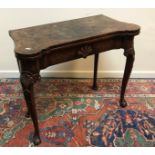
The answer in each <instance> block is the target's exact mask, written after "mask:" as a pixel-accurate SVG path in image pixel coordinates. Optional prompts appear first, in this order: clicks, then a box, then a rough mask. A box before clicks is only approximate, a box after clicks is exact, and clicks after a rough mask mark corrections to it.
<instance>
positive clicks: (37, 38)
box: [9, 15, 140, 145]
mask: <svg viewBox="0 0 155 155" xmlns="http://www.w3.org/2000/svg"><path fill="white" fill-rule="evenodd" d="M139 32H140V27H139V26H138V25H135V24H130V23H124V22H119V21H117V20H114V19H111V18H109V17H106V16H104V15H96V16H91V17H85V18H80V19H75V20H70V21H64V22H58V23H51V24H45V25H39V26H33V27H28V28H22V29H18V30H11V31H9V34H10V36H11V38H12V39H13V40H14V43H15V55H16V58H17V62H18V66H19V71H20V81H21V85H22V88H23V93H24V96H25V100H26V103H27V108H28V112H27V114H26V116H27V117H29V116H31V118H32V121H33V124H34V130H35V132H34V136H33V142H34V144H35V145H37V144H39V143H41V140H40V136H39V127H38V119H37V113H36V109H35V101H34V93H33V86H34V84H35V82H36V81H37V80H39V79H40V75H39V72H40V70H42V69H44V68H46V67H49V66H51V65H55V64H58V63H62V62H66V61H70V60H74V59H78V58H86V57H87V56H89V55H92V54H94V56H95V58H94V79H93V87H92V88H93V89H95V90H96V89H97V84H96V79H97V66H98V65H97V64H98V56H99V53H101V52H105V51H108V50H112V49H120V48H123V49H124V55H125V56H126V57H127V61H126V66H125V71H124V76H123V80H122V87H121V94H120V106H122V107H125V106H126V105H127V103H126V101H125V99H124V94H125V89H126V86H127V82H128V79H129V76H130V73H131V70H132V66H133V62H134V56H135V52H134V47H133V42H134V36H135V35H138V34H139ZM116 54H117V53H116ZM116 61H117V60H116Z"/></svg>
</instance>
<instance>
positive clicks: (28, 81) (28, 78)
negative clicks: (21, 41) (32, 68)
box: [20, 72, 41, 145]
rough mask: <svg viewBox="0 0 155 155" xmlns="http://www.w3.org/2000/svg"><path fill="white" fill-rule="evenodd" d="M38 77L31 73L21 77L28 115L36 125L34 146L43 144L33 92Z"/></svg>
mask: <svg viewBox="0 0 155 155" xmlns="http://www.w3.org/2000/svg"><path fill="white" fill-rule="evenodd" d="M37 76H38V74H37ZM37 76H36V74H32V73H29V72H22V73H21V77H20V81H21V84H22V88H23V93H24V97H25V100H26V104H27V107H28V113H27V114H28V115H30V116H31V118H32V122H33V125H34V135H33V142H34V145H38V144H40V143H41V140H40V135H39V126H38V118H37V112H36V108H35V101H34V92H33V86H34V83H35V82H36V80H37V79H38V78H36V77H37Z"/></svg>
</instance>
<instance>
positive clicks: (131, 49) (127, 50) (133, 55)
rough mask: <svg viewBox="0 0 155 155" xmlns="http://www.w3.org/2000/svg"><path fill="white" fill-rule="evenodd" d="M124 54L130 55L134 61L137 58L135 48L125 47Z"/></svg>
mask: <svg viewBox="0 0 155 155" xmlns="http://www.w3.org/2000/svg"><path fill="white" fill-rule="evenodd" d="M124 56H126V57H127V58H128V57H130V58H131V59H132V60H133V61H134V59H135V50H134V48H128V49H124Z"/></svg>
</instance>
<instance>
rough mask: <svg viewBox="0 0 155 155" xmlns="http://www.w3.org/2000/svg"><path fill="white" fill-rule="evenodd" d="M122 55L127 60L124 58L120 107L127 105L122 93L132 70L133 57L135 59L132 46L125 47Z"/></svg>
mask: <svg viewBox="0 0 155 155" xmlns="http://www.w3.org/2000/svg"><path fill="white" fill-rule="evenodd" d="M124 55H125V56H126V57H127V60H126V65H125V71H124V75H123V80H122V88H121V95H120V106H121V107H126V106H127V102H126V101H125V99H124V94H125V90H126V86H127V83H128V80H129V77H130V74H131V71H132V67H133V63H134V59H135V52H134V48H129V49H125V50H124Z"/></svg>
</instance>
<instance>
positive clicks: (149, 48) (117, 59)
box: [0, 8, 155, 78]
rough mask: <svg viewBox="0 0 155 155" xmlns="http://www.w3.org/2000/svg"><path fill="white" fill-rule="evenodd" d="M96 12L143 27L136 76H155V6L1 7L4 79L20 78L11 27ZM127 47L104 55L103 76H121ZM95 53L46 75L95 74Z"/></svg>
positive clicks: (0, 53) (0, 72)
mask: <svg viewBox="0 0 155 155" xmlns="http://www.w3.org/2000/svg"><path fill="white" fill-rule="evenodd" d="M95 14H105V15H107V16H110V17H112V18H115V19H118V20H122V21H126V22H133V23H136V24H139V25H140V26H141V34H140V35H139V36H137V37H136V38H135V50H136V61H135V65H134V69H133V74H132V77H148V78H151V77H155V9H100V8H98V9H0V19H1V25H0V78H3V77H18V76H19V74H18V68H17V63H16V59H15V57H14V52H13V49H14V45H13V41H12V40H11V38H10V37H9V35H8V30H10V29H17V28H22V27H27V26H32V25H38V24H45V23H50V22H57V21H63V20H69V19H74V18H79V17H84V16H90V15H95ZM124 64H125V57H124V56H123V50H113V51H109V52H107V53H103V54H100V61H99V72H98V73H99V77H121V76H122V73H123V69H124ZM92 71H93V56H90V57H88V58H87V59H79V60H75V61H71V62H67V63H63V64H59V65H55V66H52V67H49V68H47V69H46V70H44V71H43V73H42V75H43V76H60V77H64V76H65V77H92V73H93V72H92Z"/></svg>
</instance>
